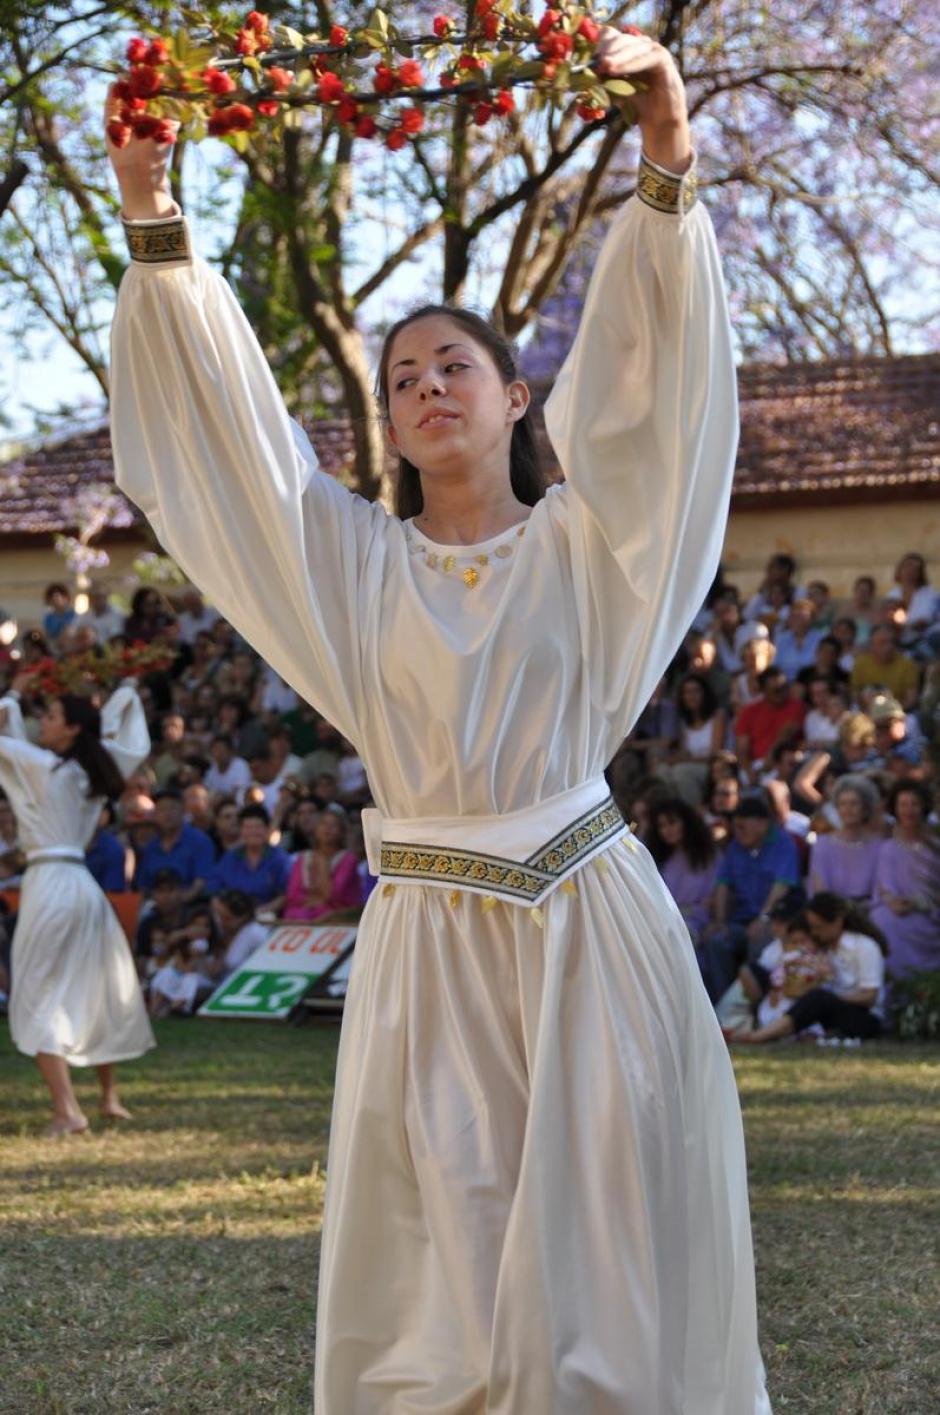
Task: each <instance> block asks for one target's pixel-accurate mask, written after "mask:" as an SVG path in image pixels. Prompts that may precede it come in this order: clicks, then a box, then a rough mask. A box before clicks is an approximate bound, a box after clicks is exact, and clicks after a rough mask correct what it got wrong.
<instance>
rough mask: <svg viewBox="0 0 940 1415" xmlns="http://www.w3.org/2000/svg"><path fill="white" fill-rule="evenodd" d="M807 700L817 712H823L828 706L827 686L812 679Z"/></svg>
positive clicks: (820, 681)
mask: <svg viewBox="0 0 940 1415" xmlns="http://www.w3.org/2000/svg"><path fill="white" fill-rule="evenodd" d="M809 700H810V703H811V704H812V706H813V707H814V708H815V709H816V711H817V712H825V711H826V708H827V707H828V706H829V685H828V683H824V682H822V680H821V679H819V678H814V679H813V681H812V682H811V683H810V685H809Z"/></svg>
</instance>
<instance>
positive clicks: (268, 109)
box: [258, 98, 281, 118]
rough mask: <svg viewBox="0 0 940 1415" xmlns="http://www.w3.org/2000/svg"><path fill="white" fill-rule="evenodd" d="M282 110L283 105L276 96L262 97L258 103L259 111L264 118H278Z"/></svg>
mask: <svg viewBox="0 0 940 1415" xmlns="http://www.w3.org/2000/svg"><path fill="white" fill-rule="evenodd" d="M280 111H281V105H280V104H279V103H278V101H277V99H276V98H262V100H261V102H260V103H259V104H258V112H259V113H260V114H261V116H262V118H276V117H277V115H278V113H279V112H280Z"/></svg>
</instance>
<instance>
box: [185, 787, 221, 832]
mask: <svg viewBox="0 0 940 1415" xmlns="http://www.w3.org/2000/svg"><path fill="white" fill-rule="evenodd" d="M183 810H184V812H185V818H186V821H187V823H188V824H189V825H194V826H195V827H196V829H197V830H204V831H205V833H206V835H208V836H209V837H210V838H211V837H212V836H213V832H214V830H215V815H214V813H213V810H212V801H211V798H210V796H209V792H208V790H207V789H206V786H205V784H204V783H203V782H202V781H194V782H192V783H191V784H190V785H189V786H186V787H184V788H183Z"/></svg>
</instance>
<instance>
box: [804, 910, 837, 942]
mask: <svg viewBox="0 0 940 1415" xmlns="http://www.w3.org/2000/svg"><path fill="white" fill-rule="evenodd" d="M806 920H807V923H808V924H809V930H810V933H811V934H812V935H813V942H814V943H819V944H822V945H823V947H826V948H831V947H832V945H833V944H836V943H838V942H839V939H840V938H841V937H842V926H843V922H844V921H843V920H842V919H839V918H836V919H832V920H829V919H824V918H823V917H822V915H821V914H814V913H813V911H812V909H807V911H806Z"/></svg>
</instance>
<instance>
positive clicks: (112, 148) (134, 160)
mask: <svg viewBox="0 0 940 1415" xmlns="http://www.w3.org/2000/svg"><path fill="white" fill-rule="evenodd" d="M121 107H122V104H121V101H120V99H119V98H117V97H116V95H115V92H114V85H113V84H112V85H111V87H110V88H109V89H108V96H107V98H106V99H105V105H104V126H105V146H106V148H107V150H108V157H109V158H110V159H111V166H112V167H113V168H114V175H115V176H116V177H117V181H118V186H119V187H120V189H121V214H122V215H123V216H125V217H126V218H127V219H128V220H130V221H152V220H155V219H158V218H159V217H161V216H171V215H173V213H174V212H175V211H176V203H175V202H174V201H173V197H172V195H171V193H170V182H169V178H168V176H167V164H168V162H169V159H170V153H171V152H172V151H173V146H172V144H171V143H157V142H154V140H153V138H136V137H132V138H131V140H130V142H129V143H127V145H126V146H125V147H118V146H117V145H116V144H115V143H113V142H112V141H111V138H110V137H109V136H108V124H109V123H112V122H117V121H119V118H120V112H121Z"/></svg>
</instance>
